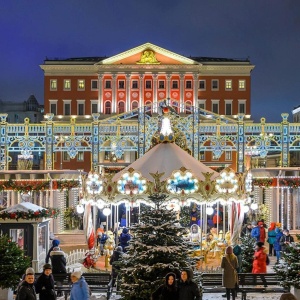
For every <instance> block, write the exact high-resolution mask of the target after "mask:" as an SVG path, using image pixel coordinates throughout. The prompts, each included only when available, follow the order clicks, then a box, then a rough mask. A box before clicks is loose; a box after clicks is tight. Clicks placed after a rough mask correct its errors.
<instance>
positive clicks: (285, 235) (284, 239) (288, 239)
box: [279, 229, 294, 252]
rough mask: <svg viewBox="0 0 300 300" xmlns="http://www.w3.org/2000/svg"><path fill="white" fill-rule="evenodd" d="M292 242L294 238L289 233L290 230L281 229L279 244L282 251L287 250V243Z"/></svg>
mask: <svg viewBox="0 0 300 300" xmlns="http://www.w3.org/2000/svg"><path fill="white" fill-rule="evenodd" d="M293 242H294V238H293V237H292V236H291V235H290V231H289V230H287V229H285V230H283V236H282V237H281V238H280V241H279V244H280V246H281V251H282V252H287V249H288V245H290V244H291V243H293Z"/></svg>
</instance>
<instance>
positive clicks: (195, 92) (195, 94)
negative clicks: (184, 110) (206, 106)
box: [193, 73, 198, 106]
mask: <svg viewBox="0 0 300 300" xmlns="http://www.w3.org/2000/svg"><path fill="white" fill-rule="evenodd" d="M193 80H194V84H193V106H197V102H198V74H196V73H195V74H193Z"/></svg>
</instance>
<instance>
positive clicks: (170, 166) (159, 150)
mask: <svg viewBox="0 0 300 300" xmlns="http://www.w3.org/2000/svg"><path fill="white" fill-rule="evenodd" d="M181 167H185V168H186V169H187V170H189V171H191V173H192V174H193V175H194V177H196V178H198V179H199V180H204V176H203V174H202V173H207V172H208V173H213V175H212V176H211V179H212V180H213V179H215V178H216V177H218V176H219V173H218V172H216V171H214V170H212V169H211V168H209V167H208V166H206V165H204V164H203V163H201V162H200V161H198V160H197V159H195V158H194V157H193V156H191V155H189V154H188V153H187V152H186V151H184V150H182V149H181V148H180V147H179V146H177V145H176V144H174V143H162V144H158V145H156V146H155V147H153V148H152V149H151V150H149V151H148V152H147V153H146V154H145V155H143V156H142V157H141V158H140V159H138V160H136V161H135V162H133V163H132V164H131V165H129V166H127V167H126V168H125V169H124V170H122V171H120V172H118V173H117V174H116V175H115V176H114V177H113V181H117V180H118V179H120V177H121V176H122V174H123V173H124V172H125V171H127V170H128V169H129V168H133V169H134V170H135V171H139V172H140V173H141V174H142V176H143V177H145V178H147V179H148V180H149V181H153V177H152V176H151V175H150V174H149V173H156V172H158V173H165V174H164V175H163V176H162V177H161V178H160V179H161V180H162V181H163V180H165V179H167V178H169V177H170V176H171V175H172V173H173V171H175V170H179V169H180V168H181Z"/></svg>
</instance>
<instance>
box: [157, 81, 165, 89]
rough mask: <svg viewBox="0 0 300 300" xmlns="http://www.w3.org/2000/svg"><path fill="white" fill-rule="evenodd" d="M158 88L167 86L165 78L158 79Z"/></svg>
mask: <svg viewBox="0 0 300 300" xmlns="http://www.w3.org/2000/svg"><path fill="white" fill-rule="evenodd" d="M158 88H159V89H164V88H165V82H164V81H163V80H159V81H158Z"/></svg>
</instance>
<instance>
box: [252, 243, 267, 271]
mask: <svg viewBox="0 0 300 300" xmlns="http://www.w3.org/2000/svg"><path fill="white" fill-rule="evenodd" d="M252 273H255V274H259V273H267V254H266V252H265V247H264V243H263V242H257V243H256V246H255V252H254V257H253V264H252Z"/></svg>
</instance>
